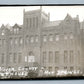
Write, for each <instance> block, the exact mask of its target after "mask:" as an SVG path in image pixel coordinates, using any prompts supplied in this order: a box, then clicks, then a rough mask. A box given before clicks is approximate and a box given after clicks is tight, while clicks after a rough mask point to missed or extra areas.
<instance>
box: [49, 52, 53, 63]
mask: <svg viewBox="0 0 84 84" xmlns="http://www.w3.org/2000/svg"><path fill="white" fill-rule="evenodd" d="M52 62H53V53H52V52H51V51H50V52H49V63H52Z"/></svg>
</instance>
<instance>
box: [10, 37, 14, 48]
mask: <svg viewBox="0 0 84 84" xmlns="http://www.w3.org/2000/svg"><path fill="white" fill-rule="evenodd" d="M12 44H13V39H12V38H10V45H11V46H12Z"/></svg>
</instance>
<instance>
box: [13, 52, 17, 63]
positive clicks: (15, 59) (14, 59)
mask: <svg viewBox="0 0 84 84" xmlns="http://www.w3.org/2000/svg"><path fill="white" fill-rule="evenodd" d="M16 56H17V54H16V53H14V58H13V61H14V63H16V62H17V57H16Z"/></svg>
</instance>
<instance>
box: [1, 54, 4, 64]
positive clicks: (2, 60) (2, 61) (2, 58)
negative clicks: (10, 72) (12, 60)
mask: <svg viewBox="0 0 84 84" xmlns="http://www.w3.org/2000/svg"><path fill="white" fill-rule="evenodd" d="M1 63H2V64H3V63H4V53H2V57H1Z"/></svg>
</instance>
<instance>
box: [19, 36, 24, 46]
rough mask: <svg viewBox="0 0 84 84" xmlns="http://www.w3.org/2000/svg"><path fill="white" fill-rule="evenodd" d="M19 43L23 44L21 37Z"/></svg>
mask: <svg viewBox="0 0 84 84" xmlns="http://www.w3.org/2000/svg"><path fill="white" fill-rule="evenodd" d="M19 44H20V45H22V44H23V39H22V37H20V38H19Z"/></svg>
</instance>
